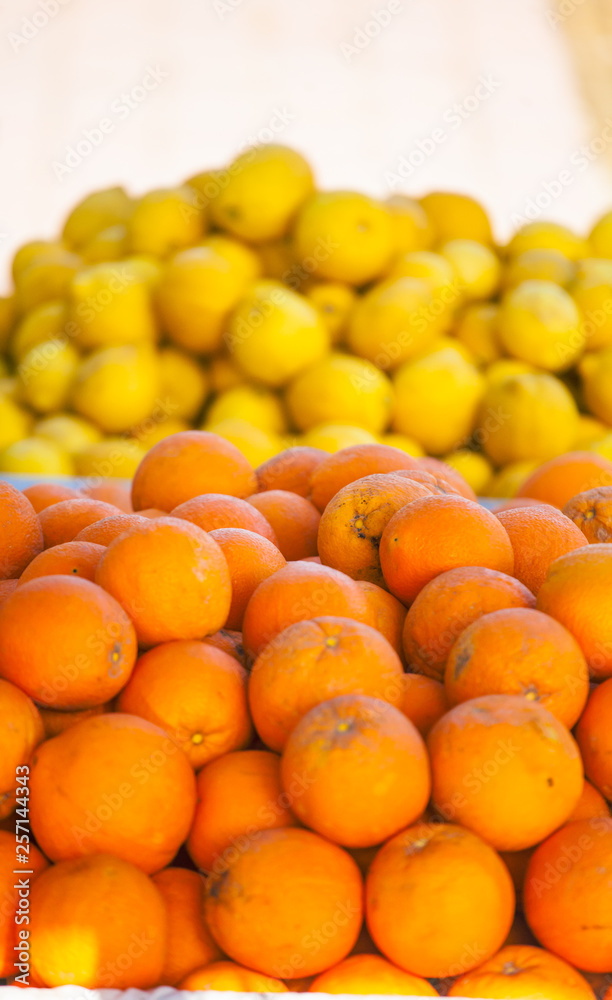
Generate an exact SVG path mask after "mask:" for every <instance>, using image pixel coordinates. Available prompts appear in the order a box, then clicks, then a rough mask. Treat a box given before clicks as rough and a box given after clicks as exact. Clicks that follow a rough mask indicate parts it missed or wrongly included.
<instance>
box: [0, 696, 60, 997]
mask: <svg viewBox="0 0 612 1000" xmlns="http://www.w3.org/2000/svg"><path fill="white" fill-rule="evenodd" d="M3 707H4V706H3ZM13 779H14V775H13ZM17 846H18V845H17V844H16V842H15V832H14V829H13V830H11V831H10V833H9V831H8V830H0V978H2V979H6V978H7V977H8V976H12V975H14V974H15V971H16V970H15V965H14V963H15V962H17V963H19V957H18V953H19V949H15V945H16V944H20V943H21V942H22V941H23V940H24V939H23V937H21V938H20V937H19V931H20V930H21V931H24V930H25V931H27V930H28V925H27V923H26V922H25V920H24V919H23V917H22V916H21V915H20V917H19V920H20V923H19V924H17V922H16V919H15V918H16V917H17V909H18V907H19V900H20V896H19V884H18V883H19V875H16V874H15V869H16V868H18V867H19V863H18V861H17ZM19 856H20V857H26V854H25V850H23V852H22V851H21V850H20V851H19ZM47 864H48V862H47V859H46V858H45V857H43V855H42V854H41V853H40V851H39V850H38V848H37V847H36V846H35V845H34V844H29V845H28V854H27V864H26V865H24V866H23V867H24V868H25V869H26V870H30V871H32V872H33V873H34V876H37V875H39V874H40V872H41V871H43V870H44V869H45V868H46V867H47ZM24 878H25V876H24ZM28 881H29V882H30V885H31V884H32V882H33V881H34V879H33V878H31V877H29V878H28ZM16 883H17V884H16ZM22 909H23V904H22ZM27 915H28V916H29V914H27ZM25 964H28V963H25ZM17 973H18V974H19V970H17Z"/></svg>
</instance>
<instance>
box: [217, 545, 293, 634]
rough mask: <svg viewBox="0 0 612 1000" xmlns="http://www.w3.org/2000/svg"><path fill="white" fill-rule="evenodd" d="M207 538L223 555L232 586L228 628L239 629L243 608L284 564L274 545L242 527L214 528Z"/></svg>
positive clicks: (244, 608)
mask: <svg viewBox="0 0 612 1000" xmlns="http://www.w3.org/2000/svg"><path fill="white" fill-rule="evenodd" d="M210 537H211V538H214V540H215V542H216V543H217V545H218V546H219V548H220V549H221V551H222V552H223V555H224V556H225V560H226V562H227V566H228V569H229V573H230V579H231V584H232V603H231V605H230V609H229V614H228V616H227V620H226V623H225V624H226V626H227V628H229V629H234V630H236V629H238V630H239V629H241V628H242V620H243V618H244V612H245V610H246V606H247V604H248V602H249V600H250V599H251V596H252V595H253V593H254V592H255V590H256V589H257V587H258V586H259V584H260V583H262V582H263V581H264V580H267V579H268V577H269V576H272V574H273V573H276V572H277V570H279V569H282V568H283V566H286V565H287V560H286V559H285V557H284V556H283V555H282V554H281V553H280V552H279V550H278V549H277V547H276V545H273V544H272V542H270V541H268V539H267V538H263V537H262V535H257V534H256V533H255V532H254V531H245V530H244V528H217V529H216V530H215V531H211V532H210Z"/></svg>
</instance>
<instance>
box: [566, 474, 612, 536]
mask: <svg viewBox="0 0 612 1000" xmlns="http://www.w3.org/2000/svg"><path fill="white" fill-rule="evenodd" d="M563 513H564V514H566V515H567V517H570V518H571V519H572V521H573V522H574V524H575V525H577V527H578V528H580V531H581V532H582V533H583V535H584V537H585V538H586V540H587V542H610V541H612V486H600V487H599V488H597V489H594V490H585V491H584V492H583V493H578V494H577V495H576V496H575V497H572V499H571V500H568V502H567V503H566V505H565V507H564V508H563Z"/></svg>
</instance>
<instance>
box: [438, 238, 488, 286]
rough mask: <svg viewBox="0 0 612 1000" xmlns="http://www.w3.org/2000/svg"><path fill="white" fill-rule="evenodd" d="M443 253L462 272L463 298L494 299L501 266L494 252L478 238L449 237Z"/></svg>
mask: <svg viewBox="0 0 612 1000" xmlns="http://www.w3.org/2000/svg"><path fill="white" fill-rule="evenodd" d="M440 253H441V255H442V256H443V257H445V258H446V260H448V261H449V263H450V264H451V265H452V267H453V268H454V271H455V273H456V274H457V275H458V279H459V287H460V289H461V294H462V297H463V299H467V300H468V301H474V300H478V299H488V298H491V296H493V295H494V294H495V292H496V291H497V288H498V286H499V281H500V277H501V265H500V263H499V259H498V257H497V255H496V254H495V253H493V251H492V250H491V249H490V248H489V247H488V246H486V245H485V244H484V243H477V242H476V240H465V239H463V240H460V239H456V240H449V241H448V243H444V244H443V245H442V246H441V247H440Z"/></svg>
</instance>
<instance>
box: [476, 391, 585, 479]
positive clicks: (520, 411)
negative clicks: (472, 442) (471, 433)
mask: <svg viewBox="0 0 612 1000" xmlns="http://www.w3.org/2000/svg"><path fill="white" fill-rule="evenodd" d="M577 428H578V410H577V408H576V404H575V402H574V400H573V397H572V396H571V394H570V392H569V391H568V389H566V387H565V386H564V385H563V383H562V382H560V381H559V379H558V378H555V377H554V375H548V374H546V373H541V374H540V373H534V374H526V375H511V376H510V377H507V378H505V379H503V380H502V381H494V382H493V383H492V384H491V383H489V385H488V388H487V390H486V392H485V394H484V397H483V399H482V402H481V405H480V410H479V415H478V430H477V432H476V440H477V441H478V443H479V444H480V446H481V447H482V449H483V451H484V452H485V453H486V454H487V455H488V457H489V458H490V459H491V460H492V461H493V462H494V463H495V465H508V463H510V462H525V461H538V460H539V461H540V462H545V461H546V460H547V459H549V458H554V457H555V456H556V455H561V454H563V452H564V451H568V450H569V449H570V448H571V447H572V445H573V442H574V441H575V439H576V431H577Z"/></svg>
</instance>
